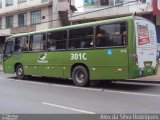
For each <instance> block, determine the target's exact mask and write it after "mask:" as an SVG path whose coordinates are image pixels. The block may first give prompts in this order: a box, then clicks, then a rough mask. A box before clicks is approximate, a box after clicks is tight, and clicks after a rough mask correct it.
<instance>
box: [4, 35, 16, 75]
mask: <svg viewBox="0 0 160 120" xmlns="http://www.w3.org/2000/svg"><path fill="white" fill-rule="evenodd" d="M13 39H14V38H10V39H8V40H7V42H6V44H5V49H4V56H3V70H4V72H6V73H14V66H13V59H12V57H13V53H14V40H13Z"/></svg>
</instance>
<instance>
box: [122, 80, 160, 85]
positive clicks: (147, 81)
mask: <svg viewBox="0 0 160 120" xmlns="http://www.w3.org/2000/svg"><path fill="white" fill-rule="evenodd" d="M120 82H133V83H153V84H154V83H158V84H160V80H154V81H152V80H120Z"/></svg>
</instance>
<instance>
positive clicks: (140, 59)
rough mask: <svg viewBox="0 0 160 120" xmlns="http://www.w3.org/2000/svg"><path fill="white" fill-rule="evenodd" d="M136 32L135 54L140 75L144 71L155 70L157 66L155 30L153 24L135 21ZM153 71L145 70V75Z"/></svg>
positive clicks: (146, 21)
mask: <svg viewBox="0 0 160 120" xmlns="http://www.w3.org/2000/svg"><path fill="white" fill-rule="evenodd" d="M135 30H136V54H137V64H138V68H139V69H140V71H139V75H142V74H143V72H144V69H146V68H155V67H156V65H157V59H156V57H157V37H156V29H155V26H154V24H153V23H151V22H150V21H148V20H145V19H141V20H138V19H137V20H135ZM149 72H152V73H153V71H152V70H151V69H150V70H149V69H148V70H147V73H149Z"/></svg>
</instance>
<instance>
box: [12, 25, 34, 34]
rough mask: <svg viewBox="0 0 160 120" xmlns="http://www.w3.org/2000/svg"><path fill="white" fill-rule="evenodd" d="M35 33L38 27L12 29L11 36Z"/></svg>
mask: <svg viewBox="0 0 160 120" xmlns="http://www.w3.org/2000/svg"><path fill="white" fill-rule="evenodd" d="M33 31H36V25H29V26H24V27H15V28H11V34H17V33H27V32H33Z"/></svg>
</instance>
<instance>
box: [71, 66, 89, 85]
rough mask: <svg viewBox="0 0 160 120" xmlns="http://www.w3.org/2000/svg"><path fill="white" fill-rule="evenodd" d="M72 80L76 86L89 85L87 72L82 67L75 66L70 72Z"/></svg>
mask: <svg viewBox="0 0 160 120" xmlns="http://www.w3.org/2000/svg"><path fill="white" fill-rule="evenodd" d="M72 79H73V82H74V84H75V85H77V86H81V87H84V86H87V85H88V84H89V77H88V71H87V70H86V68H85V67H84V66H80V65H79V66H76V67H75V68H74V69H73V72H72Z"/></svg>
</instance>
